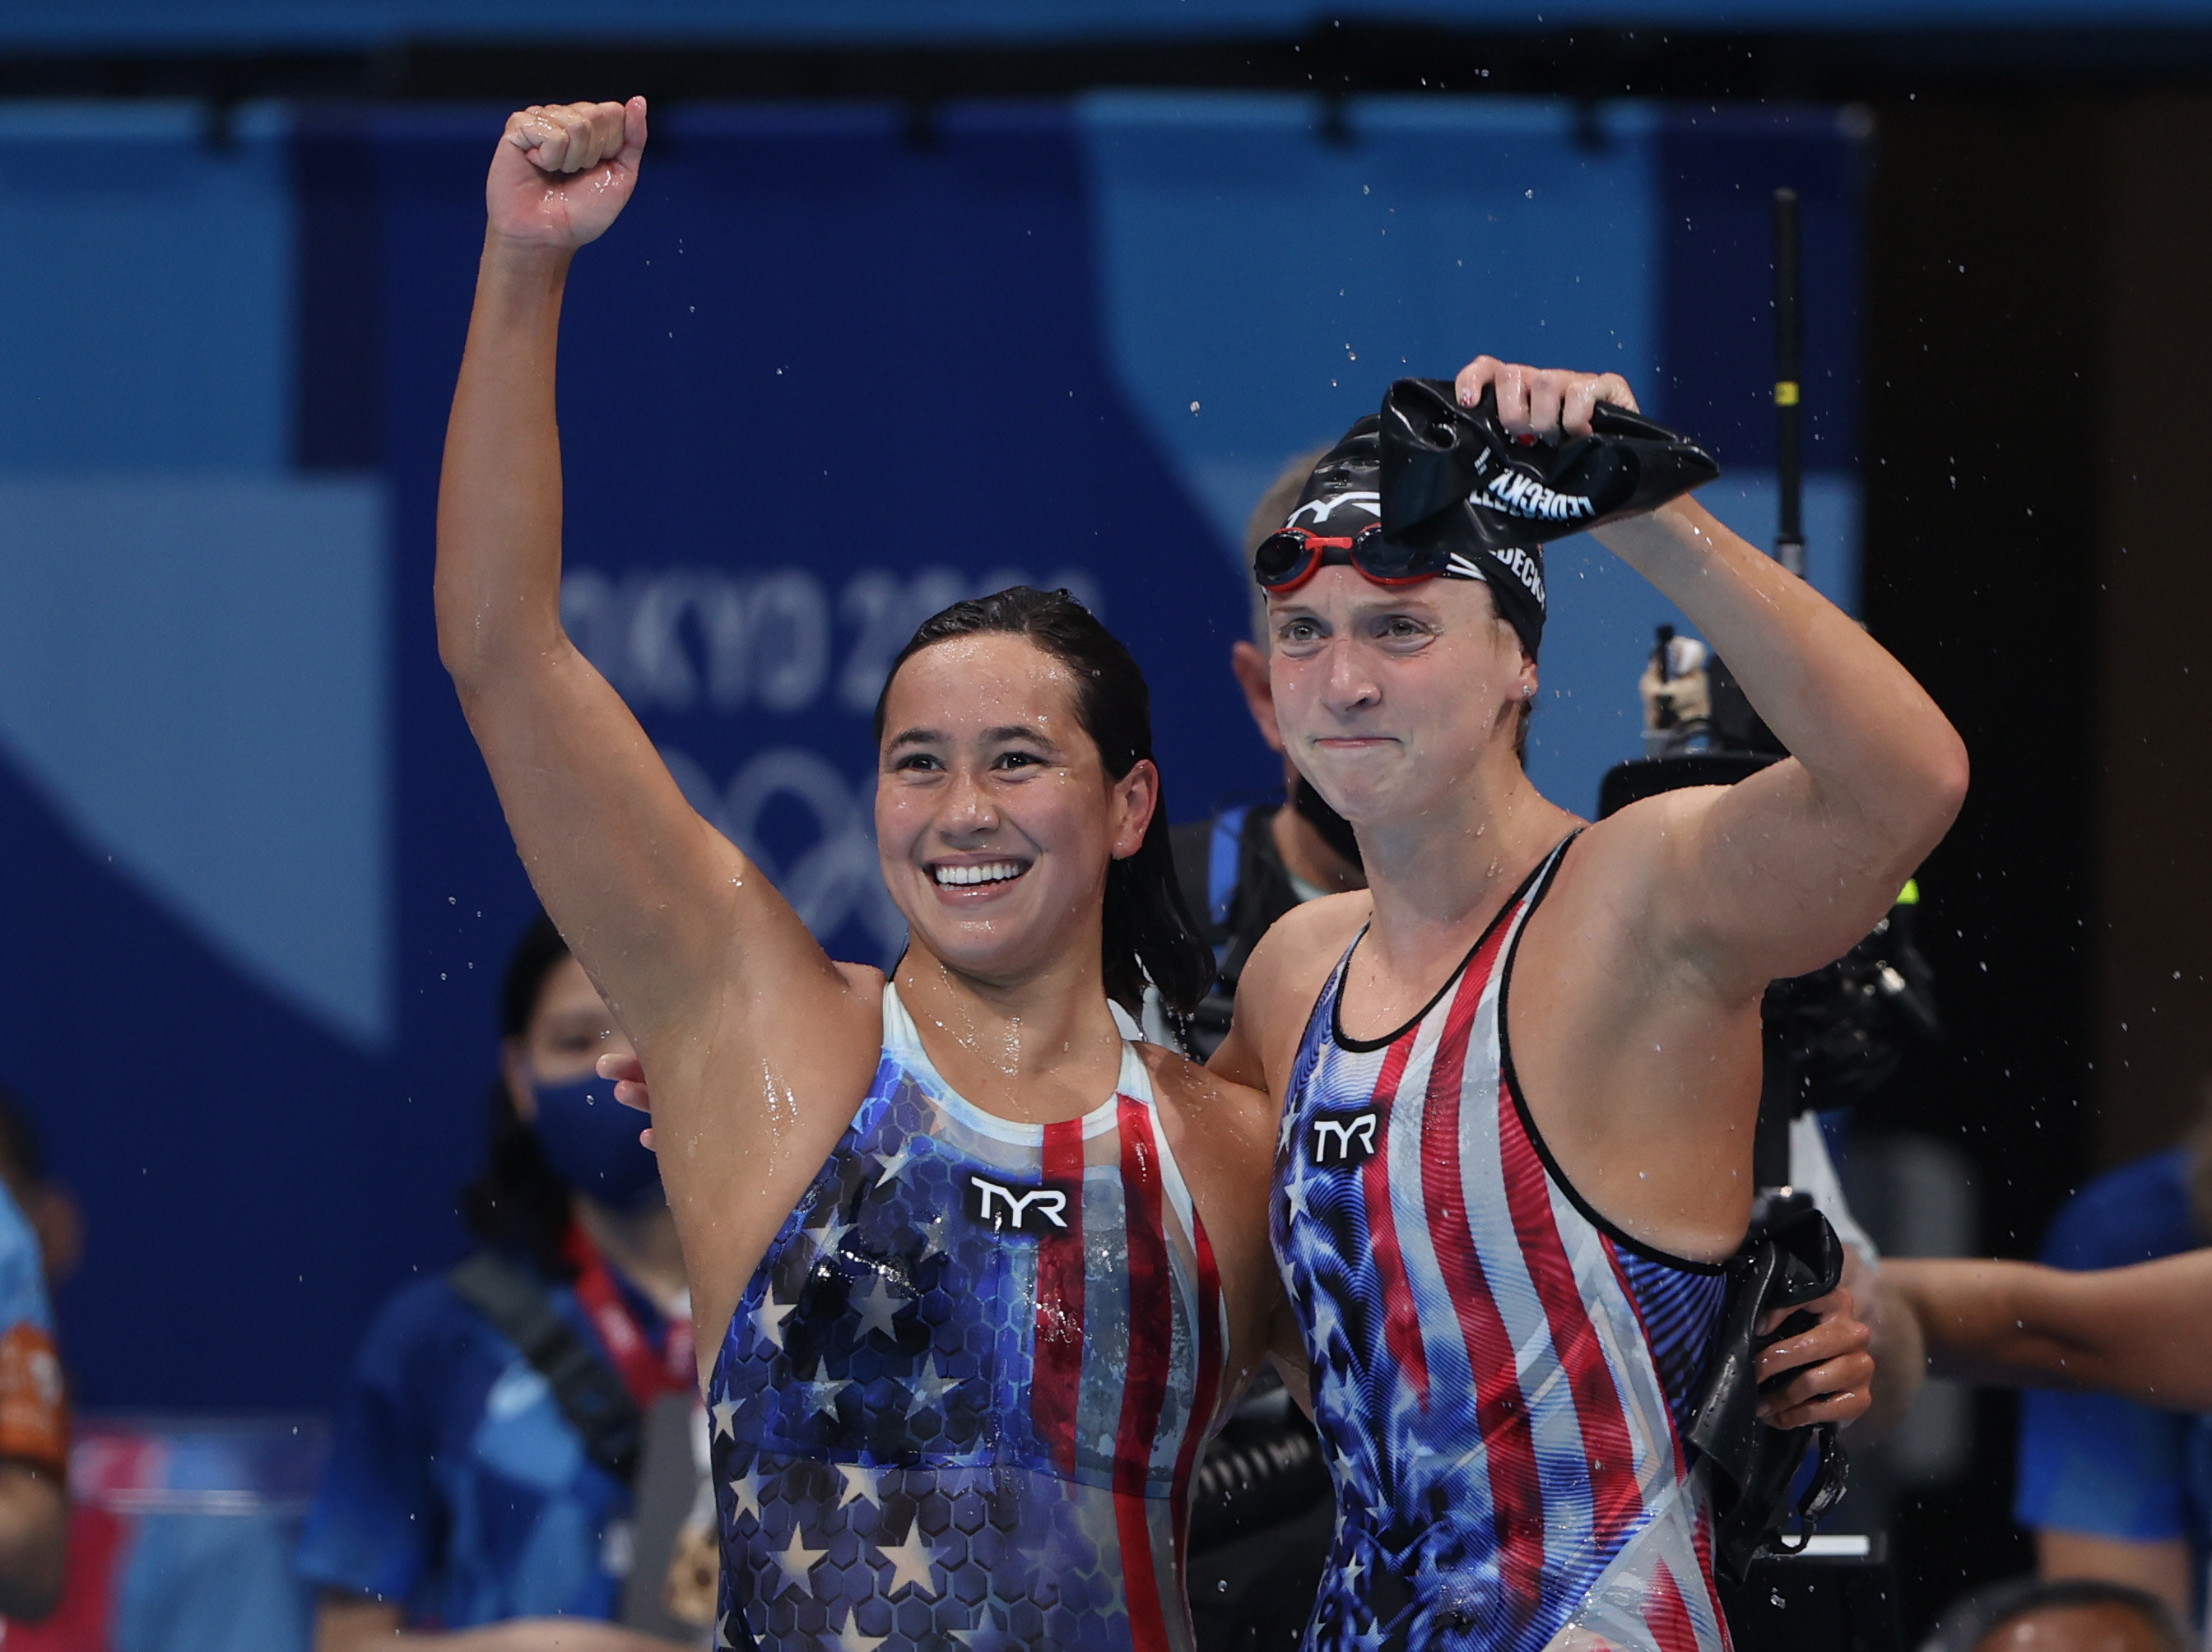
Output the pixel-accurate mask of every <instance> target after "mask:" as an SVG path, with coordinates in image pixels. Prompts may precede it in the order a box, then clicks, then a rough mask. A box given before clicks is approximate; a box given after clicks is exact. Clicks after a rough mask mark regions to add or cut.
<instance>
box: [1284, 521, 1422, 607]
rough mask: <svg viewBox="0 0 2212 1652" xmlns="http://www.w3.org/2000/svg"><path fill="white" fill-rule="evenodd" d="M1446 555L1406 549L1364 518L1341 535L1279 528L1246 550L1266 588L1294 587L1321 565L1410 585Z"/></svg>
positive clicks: (1379, 581) (1382, 581) (1386, 582)
mask: <svg viewBox="0 0 2212 1652" xmlns="http://www.w3.org/2000/svg"><path fill="white" fill-rule="evenodd" d="M1448 561H1449V557H1448V556H1446V555H1445V554H1444V553H1443V552H1440V551H1435V550H1407V548H1406V547H1405V546H1403V545H1395V544H1391V543H1390V541H1389V540H1388V539H1385V538H1383V525H1382V524H1381V523H1380V522H1370V523H1369V524H1368V525H1366V526H1365V527H1364V528H1362V529H1360V530H1359V531H1358V532H1357V533H1355V534H1352V536H1350V537H1349V538H1329V537H1328V536H1327V535H1324V534H1318V533H1308V532H1307V531H1305V530H1304V528H1284V529H1281V530H1280V531H1277V532H1274V533H1271V534H1269V535H1268V536H1267V538H1264V539H1262V540H1261V542H1260V548H1259V549H1258V550H1255V551H1254V552H1253V553H1252V574H1253V576H1254V577H1255V579H1257V580H1259V581H1260V583H1261V586H1263V587H1265V588H1266V589H1267V590H1269V591H1275V592H1286V591H1295V590H1297V588H1298V587H1299V586H1302V585H1304V583H1305V582H1306V581H1307V580H1310V579H1311V578H1313V576H1314V575H1315V574H1318V573H1320V572H1321V570H1322V569H1323V568H1343V567H1350V568H1357V569H1358V571H1359V573H1360V574H1363V575H1364V576H1365V577H1366V578H1368V579H1370V580H1374V581H1375V583H1376V584H1377V585H1412V584H1413V583H1414V582H1415V581H1416V580H1432V579H1434V578H1436V576H1437V574H1441V573H1443V571H1444V564H1445V563H1446V562H1448Z"/></svg>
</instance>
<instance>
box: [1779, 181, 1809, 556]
mask: <svg viewBox="0 0 2212 1652" xmlns="http://www.w3.org/2000/svg"><path fill="white" fill-rule="evenodd" d="M1803 250H1804V243H1803V239H1802V234H1801V233H1800V230H1799V227H1798V222H1797V191H1796V190H1794V189H1778V190H1777V191H1774V480H1775V483H1776V489H1777V491H1778V493H1779V494H1780V495H1781V501H1780V502H1781V507H1782V511H1781V517H1782V520H1781V526H1780V529H1779V531H1777V532H1776V534H1775V536H1774V559H1775V561H1777V562H1780V563H1781V564H1782V566H1783V567H1784V568H1788V569H1789V570H1790V572H1791V573H1792V574H1796V575H1798V576H1799V577H1800V578H1802V577H1803V575H1804V573H1805V527H1804V521H1803V518H1802V501H1803V495H1804V465H1805V454H1804V431H1803V428H1802V425H1801V423H1800V414H1801V413H1802V407H1801V405H1800V404H1801V403H1802V399H1803V393H1802V385H1801V379H1800V375H1801V374H1802V372H1803V370H1804V360H1803V358H1804V334H1803V331H1802V326H1801V324H1800V322H1799V319H1798V303H1797V300H1798V295H1799V293H1800V291H1801V290H1802V279H1803V273H1802V264H1803V258H1802V252H1803Z"/></svg>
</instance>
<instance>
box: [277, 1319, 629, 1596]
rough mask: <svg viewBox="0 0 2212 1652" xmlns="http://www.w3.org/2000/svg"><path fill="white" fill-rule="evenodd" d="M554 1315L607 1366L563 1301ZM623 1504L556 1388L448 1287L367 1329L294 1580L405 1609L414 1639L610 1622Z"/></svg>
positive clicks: (585, 1323)
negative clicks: (524, 1624)
mask: <svg viewBox="0 0 2212 1652" xmlns="http://www.w3.org/2000/svg"><path fill="white" fill-rule="evenodd" d="M549 1294H550V1296H551V1297H552V1300H553V1303H554V1306H555V1307H556V1309H558V1311H559V1312H560V1314H561V1315H562V1317H563V1318H564V1319H566V1320H568V1322H569V1323H570V1324H571V1325H573V1326H574V1327H575V1328H576V1329H577V1331H578V1332H579V1333H580V1334H581V1335H582V1336H583V1337H584V1338H585V1339H586V1345H588V1346H590V1347H591V1348H592V1350H593V1351H595V1352H597V1353H599V1356H600V1357H601V1358H605V1357H606V1350H605V1344H604V1343H603V1342H602V1341H601V1340H600V1339H599V1336H598V1334H597V1333H595V1332H594V1331H593V1330H592V1326H591V1324H590V1321H589V1318H588V1316H587V1315H586V1314H585V1313H584V1311H583V1309H582V1308H581V1307H580V1305H579V1303H577V1300H576V1297H575V1293H574V1291H570V1290H569V1289H568V1288H567V1287H566V1286H554V1287H550V1290H549ZM628 1519H629V1492H628V1491H627V1490H626V1489H625V1488H624V1487H623V1486H622V1485H619V1484H617V1482H616V1481H615V1479H613V1478H612V1477H611V1476H610V1475H609V1474H607V1473H605V1471H604V1470H603V1469H601V1468H600V1467H599V1466H598V1465H597V1464H595V1463H593V1462H592V1461H591V1459H590V1457H589V1456H588V1455H586V1452H585V1449H584V1445H583V1442H582V1440H581V1439H580V1437H579V1436H578V1435H577V1433H576V1431H575V1430H574V1428H573V1427H572V1426H571V1425H570V1424H569V1423H568V1418H565V1417H564V1416H562V1413H561V1409H560V1406H559V1404H558V1402H557V1401H556V1400H555V1399H554V1397H553V1392H552V1389H551V1388H550V1385H549V1384H548V1383H547V1382H546V1381H545V1379H544V1377H542V1376H539V1375H538V1372H537V1371H536V1370H534V1369H533V1368H532V1366H531V1364H530V1362H529V1361H527V1360H526V1359H525V1358H524V1357H522V1355H521V1353H520V1351H518V1350H517V1349H516V1348H515V1346H514V1345H513V1343H511V1342H509V1341H508V1340H507V1339H506V1338H505V1337H504V1336H502V1335H501V1334H500V1333H499V1332H497V1331H496V1330H495V1329H493V1328H492V1327H491V1325H490V1323H489V1321H486V1320H485V1319H484V1317H483V1315H481V1314H479V1313H478V1312H477V1310H476V1309H473V1308H471V1307H470V1306H469V1305H468V1304H467V1303H464V1302H463V1301H462V1300H461V1299H460V1297H458V1296H457V1295H455V1294H454V1292H453V1289H452V1288H451V1287H450V1286H449V1285H447V1284H446V1282H445V1281H444V1280H443V1279H433V1280H426V1281H424V1282H423V1283H422V1284H421V1285H414V1286H411V1287H410V1288H409V1289H407V1290H405V1291H402V1292H400V1294H399V1295H398V1297H394V1298H393V1299H392V1301H391V1302H390V1303H387V1304H386V1306H385V1309H384V1311H383V1312H382V1313H381V1314H380V1315H378V1316H377V1319H376V1321H375V1323H374V1325H373V1326H372V1327H370V1329H369V1333H368V1339H366V1341H365V1342H364V1343H363V1345H362V1351H361V1354H360V1357H359V1358H358V1359H357V1360H356V1364H355V1367H354V1374H353V1380H352V1383H351V1385H350V1387H349V1390H348V1393H347V1395H346V1399H345V1402H344V1404H343V1406H342V1407H341V1408H340V1410H339V1412H338V1415H337V1422H336V1425H335V1428H334V1430H333V1436H332V1439H331V1462H330V1468H329V1471H328V1473H327V1474H326V1475H325V1479H324V1482H323V1485H322V1489H321V1491H320V1493H319V1495H318V1497H316V1500H315V1504H314V1507H313V1510H312V1511H311V1512H310V1513H309V1515H308V1516H307V1532H306V1534H305V1536H304V1537H303V1538H302V1540H301V1548H300V1561H299V1564H300V1570H301V1574H302V1575H303V1576H305V1577H306V1578H307V1580H308V1581H309V1582H312V1583H313V1584H315V1585H317V1586H318V1587H320V1588H332V1589H340V1590H344V1591H347V1592H349V1593H351V1594H360V1595H366V1596H368V1597H370V1598H372V1599H375V1600H386V1601H391V1602H393V1603H396V1604H398V1605H399V1606H402V1607H403V1608H404V1610H405V1613H406V1618H407V1622H408V1624H409V1625H410V1626H412V1627H418V1628H440V1629H466V1628H473V1627H475V1626H477V1625H483V1624H489V1623H497V1622H500V1621H502V1620H504V1619H510V1618H529V1617H544V1616H554V1615H562V1614H565V1615H567V1616H570V1617H578V1618H597V1619H612V1618H614V1617H615V1616H616V1615H617V1610H618V1607H619V1604H620V1600H621V1595H620V1588H621V1583H620V1579H619V1578H618V1577H617V1575H616V1574H615V1572H614V1571H613V1570H611V1568H610V1564H609V1563H610V1560H611V1558H613V1559H618V1562H619V1564H623V1565H624V1566H626V1565H627V1557H626V1556H621V1557H616V1556H613V1555H611V1552H610V1542H609V1539H610V1533H611V1532H613V1533H614V1534H615V1543H616V1545H617V1546H621V1545H622V1543H623V1537H624V1536H625V1535H626V1532H625V1530H624V1527H625V1522H627V1521H628Z"/></svg>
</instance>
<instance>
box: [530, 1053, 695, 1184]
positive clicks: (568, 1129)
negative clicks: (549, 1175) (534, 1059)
mask: <svg viewBox="0 0 2212 1652" xmlns="http://www.w3.org/2000/svg"><path fill="white" fill-rule="evenodd" d="M531 1093H532V1095H533V1096H536V1097H537V1098H538V1124H537V1130H538V1145H539V1146H541V1147H543V1148H544V1150H545V1157H546V1159H547V1161H548V1162H549V1163H551V1165H552V1166H553V1171H554V1174H555V1175H558V1176H559V1177H560V1178H561V1180H562V1181H565V1182H567V1183H568V1186H569V1187H571V1188H573V1189H574V1190H575V1191H576V1192H577V1193H589V1194H590V1195H591V1196H592V1198H593V1199H596V1200H599V1201H600V1202H601V1203H603V1204H607V1205H612V1206H615V1207H616V1208H617V1209H619V1210H636V1209H640V1208H642V1207H643V1206H647V1205H655V1204H659V1202H660V1200H661V1199H662V1197H663V1195H662V1193H661V1191H660V1161H659V1159H657V1158H655V1157H653V1153H652V1151H650V1150H649V1149H647V1148H646V1147H644V1146H642V1145H640V1144H639V1142H638V1139H637V1133H638V1132H639V1131H641V1130H642V1129H644V1128H645V1127H646V1126H647V1124H648V1123H650V1122H651V1121H650V1120H648V1119H647V1117H646V1115H645V1114H642V1113H641V1112H639V1111H638V1110H637V1109H636V1108H634V1107H624V1106H623V1104H622V1103H621V1102H618V1101H617V1100H616V1099H615V1087H614V1085H613V1084H611V1083H610V1082H609V1081H608V1080H606V1079H605V1078H596V1077H594V1078H580V1079H578V1080H576V1081H575V1082H574V1084H533V1085H532V1086H531Z"/></svg>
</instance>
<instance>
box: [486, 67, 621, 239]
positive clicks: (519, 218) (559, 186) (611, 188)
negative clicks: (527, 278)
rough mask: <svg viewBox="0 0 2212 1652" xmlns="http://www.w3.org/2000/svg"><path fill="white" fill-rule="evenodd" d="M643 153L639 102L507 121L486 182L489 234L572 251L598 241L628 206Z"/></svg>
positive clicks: (568, 107)
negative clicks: (639, 160) (589, 242)
mask: <svg viewBox="0 0 2212 1652" xmlns="http://www.w3.org/2000/svg"><path fill="white" fill-rule="evenodd" d="M644 153H645V100H644V99H643V98H632V99H631V100H629V102H628V103H567V104H551V105H536V104H533V105H532V106H531V107H529V108H527V109H524V110H520V111H519V112H516V113H514V114H511V115H509V116H508V117H507V130H506V131H504V132H502V133H501V134H500V139H499V150H498V152H497V153H496V154H495V155H493V156H492V162H491V174H490V176H489V177H488V178H487V179H485V180H484V209H485V211H486V212H487V213H488V214H489V217H490V221H491V228H492V233H493V234H495V235H499V236H501V237H504V238H505V239H507V240H511V241H518V242H526V243H530V244H532V245H536V246H552V247H558V248H561V249H562V250H564V251H571V252H573V251H574V249H575V248H577V247H579V246H583V245H584V244H585V243H586V242H587V241H595V240H598V239H599V237H600V236H601V235H603V234H605V233H606V228H607V226H608V225H609V224H611V223H612V222H614V221H615V219H616V218H617V216H620V215H621V212H622V210H623V205H624V203H627V202H628V201H629V192H630V191H631V189H632V188H634V187H635V185H636V183H637V163H638V159H639V157H640V156H641V155H643V154H644Z"/></svg>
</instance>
